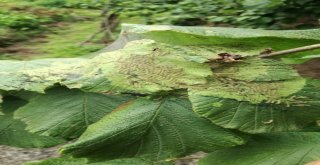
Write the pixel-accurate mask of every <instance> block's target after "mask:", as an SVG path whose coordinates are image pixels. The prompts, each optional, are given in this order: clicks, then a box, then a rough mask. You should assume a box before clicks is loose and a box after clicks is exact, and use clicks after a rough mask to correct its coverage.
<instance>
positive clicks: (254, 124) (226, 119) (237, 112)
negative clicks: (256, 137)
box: [190, 80, 320, 133]
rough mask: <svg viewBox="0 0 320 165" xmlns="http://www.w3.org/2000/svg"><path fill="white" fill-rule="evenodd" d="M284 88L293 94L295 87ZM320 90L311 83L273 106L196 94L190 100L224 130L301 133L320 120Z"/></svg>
mask: <svg viewBox="0 0 320 165" xmlns="http://www.w3.org/2000/svg"><path fill="white" fill-rule="evenodd" d="M283 88H289V89H290V90H291V89H292V88H294V86H284V87H283ZM239 90H241V87H239ZM319 90H320V82H319V80H307V81H306V83H305V85H304V86H303V87H302V88H301V89H300V90H298V91H297V92H294V93H292V94H290V95H288V96H286V97H279V98H278V99H276V100H273V101H269V102H267V101H263V102H261V103H252V102H250V101H239V100H236V99H235V98H223V97H216V96H203V95H192V94H191V95H190V99H191V102H192V103H193V107H194V110H195V111H196V112H197V113H198V114H200V115H201V116H204V117H206V118H208V119H209V120H210V121H212V122H213V123H215V124H217V125H220V126H222V127H224V128H232V129H239V130H241V131H244V132H249V133H262V132H273V131H297V130H301V129H302V128H303V127H305V126H307V125H308V124H309V123H311V122H316V121H317V120H319V119H320V109H319V106H320V94H319V92H318V91H319Z"/></svg>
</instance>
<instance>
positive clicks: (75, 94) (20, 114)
mask: <svg viewBox="0 0 320 165" xmlns="http://www.w3.org/2000/svg"><path fill="white" fill-rule="evenodd" d="M130 99H132V97H128V96H117V95H104V94H98V93H85V92H82V91H80V90H75V89H74V90H69V89H66V88H53V89H50V90H48V91H47V92H46V94H45V95H41V96H38V97H36V98H34V99H32V100H30V102H29V103H28V104H27V105H25V106H23V107H21V108H19V109H18V110H17V111H16V112H15V118H17V119H21V120H22V121H24V122H25V123H26V124H27V128H26V129H27V130H29V131H31V132H34V133H40V134H42V135H49V136H58V137H63V138H76V137H78V136H80V135H81V134H82V132H83V131H84V130H85V129H86V128H87V126H88V125H90V124H92V123H94V122H96V121H98V120H99V119H100V118H102V117H103V116H105V115H106V114H108V113H109V112H111V111H112V110H113V109H115V108H116V107H117V106H118V105H120V104H122V103H124V102H127V101H129V100H130Z"/></svg>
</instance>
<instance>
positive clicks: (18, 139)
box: [0, 97, 64, 148]
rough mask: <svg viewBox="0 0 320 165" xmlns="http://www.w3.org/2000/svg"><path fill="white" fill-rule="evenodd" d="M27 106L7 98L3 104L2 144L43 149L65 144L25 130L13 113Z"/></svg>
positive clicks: (0, 120) (17, 100)
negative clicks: (18, 108) (20, 107)
mask: <svg viewBox="0 0 320 165" xmlns="http://www.w3.org/2000/svg"><path fill="white" fill-rule="evenodd" d="M23 104H25V101H23V100H20V99H17V98H13V97H12V98H11V97H10V98H6V99H5V102H4V103H3V104H2V107H1V109H2V112H4V115H0V144H1V145H9V146H15V147H21V148H42V147H51V146H55V145H58V144H61V143H63V142H64V140H62V139H60V138H54V137H48V136H40V135H37V134H33V133H30V132H28V131H26V130H25V127H26V125H25V124H24V123H23V122H21V121H19V120H14V119H13V116H12V112H13V111H14V110H15V109H16V108H17V107H19V106H21V105H23Z"/></svg>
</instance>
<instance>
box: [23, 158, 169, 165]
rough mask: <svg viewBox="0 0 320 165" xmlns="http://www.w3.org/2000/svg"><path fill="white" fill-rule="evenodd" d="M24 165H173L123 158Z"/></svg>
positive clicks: (53, 160) (68, 159)
mask: <svg viewBox="0 0 320 165" xmlns="http://www.w3.org/2000/svg"><path fill="white" fill-rule="evenodd" d="M24 165H173V163H168V162H164V163H154V162H152V161H148V160H144V159H141V158H124V159H116V160H107V161H100V162H90V161H89V160H88V159H86V158H69V157H61V158H52V159H48V160H43V161H36V162H29V163H25V164H24Z"/></svg>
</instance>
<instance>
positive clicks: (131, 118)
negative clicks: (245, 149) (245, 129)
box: [61, 97, 244, 162]
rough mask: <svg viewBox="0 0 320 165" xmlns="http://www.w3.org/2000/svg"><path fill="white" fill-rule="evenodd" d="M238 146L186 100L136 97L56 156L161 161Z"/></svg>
mask: <svg viewBox="0 0 320 165" xmlns="http://www.w3.org/2000/svg"><path fill="white" fill-rule="evenodd" d="M243 142H244V140H243V139H242V138H241V137H239V136H237V135H235V134H234V133H232V132H230V131H228V130H224V129H222V128H220V127H218V126H215V125H213V124H210V122H209V121H207V120H205V119H202V118H199V117H198V116H197V115H196V114H194V113H193V112H192V110H191V105H190V103H189V101H188V100H186V99H183V98H171V97H169V98H163V99H156V100H150V99H145V98H140V99H137V100H136V101H134V102H131V103H130V104H126V105H123V106H121V107H119V108H117V110H115V111H113V112H112V113H111V114H110V115H107V116H106V117H104V118H102V119H101V120H100V121H98V122H97V123H95V124H92V125H90V126H89V128H88V129H87V130H86V132H85V133H84V134H83V135H82V136H81V137H80V138H79V139H78V141H76V142H74V143H72V144H69V145H66V146H64V147H63V148H62V150H61V152H62V153H63V154H72V155H82V156H83V155H87V156H88V155H93V157H94V158H95V159H99V158H110V159H117V158H122V157H125V158H127V157H133V156H134V157H141V158H145V159H150V160H153V161H156V162H162V161H170V159H173V158H177V157H181V156H185V155H187V154H191V153H194V152H197V151H205V152H206V151H207V152H208V151H213V150H215V149H217V148H223V147H230V146H235V145H239V144H243Z"/></svg>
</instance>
